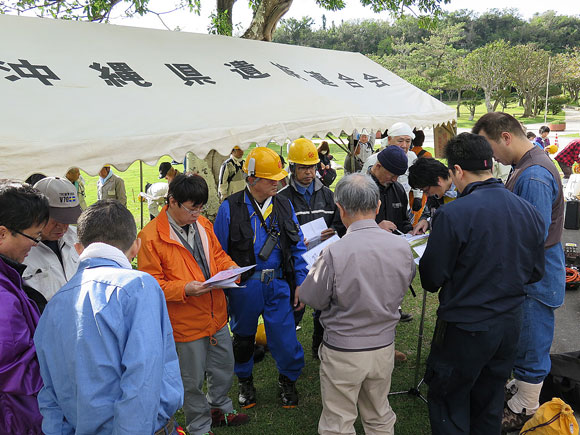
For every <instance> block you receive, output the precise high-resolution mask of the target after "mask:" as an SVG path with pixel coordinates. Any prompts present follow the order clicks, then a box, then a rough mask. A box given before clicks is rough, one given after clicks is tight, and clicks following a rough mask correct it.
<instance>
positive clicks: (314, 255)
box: [302, 234, 340, 270]
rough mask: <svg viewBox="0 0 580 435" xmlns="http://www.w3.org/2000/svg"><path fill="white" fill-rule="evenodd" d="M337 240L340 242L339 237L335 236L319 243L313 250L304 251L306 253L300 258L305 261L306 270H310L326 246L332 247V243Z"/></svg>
mask: <svg viewBox="0 0 580 435" xmlns="http://www.w3.org/2000/svg"><path fill="white" fill-rule="evenodd" d="M339 240H340V237H338V236H337V235H336V234H335V235H334V236H332V237H331V238H330V239H327V240H325V241H324V242H322V243H319V244H318V245H316V246H315V247H314V248H312V249H309V250H308V251H306V253H304V254H302V258H304V260H306V268H307V269H308V270H310V269H311V268H312V266H313V265H314V262H315V261H316V260H317V259H318V257H319V256H320V253H321V252H322V250H323V249H324V248H326V247H327V246H328V245H332V244H333V243H334V242H337V241H339Z"/></svg>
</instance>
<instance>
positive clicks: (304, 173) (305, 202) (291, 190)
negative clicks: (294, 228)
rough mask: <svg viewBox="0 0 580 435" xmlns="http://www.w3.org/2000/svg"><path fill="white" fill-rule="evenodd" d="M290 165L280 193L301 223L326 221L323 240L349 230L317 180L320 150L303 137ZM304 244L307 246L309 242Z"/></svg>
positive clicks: (316, 338) (298, 316) (316, 332)
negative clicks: (288, 176) (288, 180)
mask: <svg viewBox="0 0 580 435" xmlns="http://www.w3.org/2000/svg"><path fill="white" fill-rule="evenodd" d="M288 162H289V163H290V183H289V184H288V185H287V186H286V187H284V188H283V189H281V190H280V191H279V192H278V194H279V195H280V196H283V197H286V198H288V199H289V200H290V202H291V203H292V206H293V207H294V212H295V213H296V217H297V218H298V223H299V224H300V225H304V224H306V223H308V222H312V221H313V220H316V219H319V218H324V221H325V223H326V226H327V228H326V229H325V230H323V231H322V232H321V233H320V241H321V242H322V241H324V240H326V239H328V238H329V237H332V236H333V235H334V234H336V233H338V235H339V236H343V235H344V233H346V228H345V227H344V225H343V224H342V221H341V220H340V214H339V212H338V208H337V207H336V204H335V203H334V195H333V193H332V191H331V190H330V189H329V188H328V187H326V186H325V185H324V184H322V181H320V179H319V178H317V177H316V165H317V164H318V163H319V162H320V159H319V158H318V151H317V149H316V146H315V145H314V143H312V141H311V140H308V139H305V138H300V139H296V140H295V141H294V142H292V143H291V144H290V147H289V148H288ZM304 243H305V244H306V245H307V246H308V240H305V241H304ZM303 315H304V310H301V311H294V319H295V321H296V324H298V323H299V322H300V320H302V316H303ZM319 319H320V311H319V310H316V311H315V312H314V317H313V322H314V329H313V332H312V357H313V358H314V359H318V348H319V347H320V344H321V343H322V336H323V334H324V328H323V327H322V325H321V324H320V320H319Z"/></svg>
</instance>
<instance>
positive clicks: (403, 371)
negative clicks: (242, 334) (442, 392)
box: [82, 141, 437, 435]
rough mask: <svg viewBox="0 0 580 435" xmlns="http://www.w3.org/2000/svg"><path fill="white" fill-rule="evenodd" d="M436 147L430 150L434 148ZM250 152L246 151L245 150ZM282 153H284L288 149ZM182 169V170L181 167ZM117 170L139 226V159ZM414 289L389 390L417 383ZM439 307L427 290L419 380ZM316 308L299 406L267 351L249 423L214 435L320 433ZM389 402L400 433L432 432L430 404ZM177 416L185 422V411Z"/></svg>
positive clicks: (147, 174) (303, 337) (89, 184)
mask: <svg viewBox="0 0 580 435" xmlns="http://www.w3.org/2000/svg"><path fill="white" fill-rule="evenodd" d="M329 144H330V148H331V154H332V155H333V156H334V158H335V160H336V161H337V162H338V163H339V164H340V165H342V164H343V163H344V159H345V157H346V153H345V152H344V151H342V150H341V149H340V148H339V147H338V146H336V145H334V144H332V142H331V141H329ZM270 147H271V148H272V149H273V150H275V151H276V152H280V146H279V145H275V144H271V145H270ZM430 151H432V150H430ZM246 154H247V152H246ZM283 155H284V157H286V150H285V148H284V150H283ZM161 161H171V158H169V157H167V156H165V157H162V158H161V159H160V161H159V162H161ZM159 162H158V164H157V165H156V166H148V165H146V164H143V184H145V183H146V182H150V183H154V182H157V181H159V180H158V178H157V177H158V171H157V167H158V166H159ZM177 168H178V169H181V168H180V167H179V166H178V167H177ZM115 173H116V174H117V175H119V176H120V177H121V178H123V179H124V180H125V185H126V190H127V206H128V208H129V209H130V210H131V212H132V213H133V215H134V216H135V220H136V222H137V226H138V227H140V204H141V203H140V202H139V200H138V194H139V192H140V177H139V162H136V163H134V164H133V165H131V166H130V167H129V168H128V169H127V171H125V172H119V171H116V170H115ZM82 175H83V178H84V179H85V187H86V193H87V204H92V203H93V202H95V201H96V183H97V178H98V177H90V176H88V175H87V174H85V173H83V174H82ZM342 176H343V171H342V170H339V171H338V176H337V179H336V181H335V183H336V182H338V180H339V179H340V178H342ZM143 215H144V223H145V224H147V222H148V221H149V213H148V211H147V205H146V203H144V212H143ZM413 287H414V288H415V290H417V291H418V295H417V298H413V297H412V296H411V295H410V294H407V296H406V298H405V301H404V302H403V309H404V310H405V311H407V312H410V313H412V314H413V315H414V320H413V321H411V322H409V323H404V324H400V325H399V326H398V327H397V338H396V348H397V350H400V351H402V352H404V353H406V354H407V357H408V360H407V361H406V362H403V363H397V364H396V366H395V369H394V371H393V375H392V386H391V391H408V390H409V389H410V388H411V387H413V386H414V375H415V367H416V364H415V360H416V355H417V337H418V331H419V320H420V314H421V305H422V304H421V302H422V290H421V284H420V281H419V278H418V276H417V277H416V278H415V281H414V283H413ZM436 307H437V296H436V295H432V294H429V295H428V297H427V314H426V316H425V331H424V340H423V346H422V350H421V352H422V355H421V363H420V367H419V379H421V378H422V376H423V373H424V371H425V367H424V362H425V360H426V358H427V355H428V353H429V345H430V342H431V336H432V334H433V328H434V322H435V310H436ZM311 313H312V310H310V309H309V308H308V309H307V312H306V314H305V315H304V320H303V321H302V324H301V325H302V329H301V330H300V331H298V332H297V335H298V339H299V340H300V342H301V343H302V345H303V347H304V349H305V362H306V366H305V368H304V371H303V374H302V376H301V377H300V379H299V381H298V384H297V385H298V390H299V392H300V406H299V407H298V408H296V409H283V408H282V407H281V406H280V405H279V400H278V397H277V379H278V374H277V370H276V365H275V363H274V360H273V359H272V356H271V355H270V354H269V353H268V354H267V355H266V358H265V359H264V361H262V362H261V363H259V364H257V365H256V366H255V368H254V380H255V385H256V388H257V390H258V405H257V406H256V407H254V408H252V409H251V410H249V412H248V413H249V415H250V418H251V421H250V423H249V424H247V425H245V426H242V427H237V428H218V429H216V430H215V433H216V434H218V435H219V434H239V435H243V434H255V433H262V434H267V435H277V434H280V435H298V434H304V435H307V434H308V435H311V434H316V433H317V425H318V418H319V416H320V412H321V409H322V404H321V401H320V383H319V377H318V367H319V363H318V362H317V361H316V360H313V359H312V356H311V351H310V349H311V344H312V316H311ZM422 392H423V394H424V395H426V393H427V387H426V386H423V388H422ZM230 396H231V398H232V400H233V401H234V406H236V407H237V406H238V405H237V381H234V386H233V387H232V390H231V391H230ZM390 402H391V406H392V407H393V409H394V411H395V413H396V414H397V424H396V426H395V431H396V433H397V434H401V435H407V434H408V435H411V434H412V435H420V434H429V433H430V432H431V431H430V426H429V418H428V412H427V405H426V404H425V403H424V402H423V401H422V400H420V399H419V398H417V397H415V396H411V395H409V394H402V395H397V396H391V398H390ZM178 419H179V421H180V423H181V424H182V425H184V426H185V424H184V423H185V422H184V418H183V415H182V414H179V415H178ZM355 427H356V431H357V433H361V434H362V433H364V432H363V430H362V426H361V424H360V422H357V423H356V425H355Z"/></svg>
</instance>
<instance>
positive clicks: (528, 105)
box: [522, 95, 533, 118]
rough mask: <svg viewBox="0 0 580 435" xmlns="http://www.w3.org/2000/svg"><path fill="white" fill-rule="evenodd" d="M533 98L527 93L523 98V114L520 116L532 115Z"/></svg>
mask: <svg viewBox="0 0 580 435" xmlns="http://www.w3.org/2000/svg"><path fill="white" fill-rule="evenodd" d="M532 102H533V98H532V97H531V96H529V95H526V98H525V99H524V114H523V115H522V118H529V117H530V116H532V114H533V110H532V109H533V105H532Z"/></svg>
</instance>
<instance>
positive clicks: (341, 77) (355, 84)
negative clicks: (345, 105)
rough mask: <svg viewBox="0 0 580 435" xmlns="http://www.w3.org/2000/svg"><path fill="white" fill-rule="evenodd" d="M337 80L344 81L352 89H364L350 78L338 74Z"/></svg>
mask: <svg viewBox="0 0 580 435" xmlns="http://www.w3.org/2000/svg"><path fill="white" fill-rule="evenodd" d="M338 79H339V80H344V81H345V82H347V83H348V84H349V85H351V86H352V87H353V88H364V86H363V85H361V84H360V83H358V82H357V81H356V80H355V79H351V78H350V77H347V76H345V75H343V74H341V73H338Z"/></svg>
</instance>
